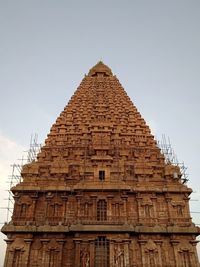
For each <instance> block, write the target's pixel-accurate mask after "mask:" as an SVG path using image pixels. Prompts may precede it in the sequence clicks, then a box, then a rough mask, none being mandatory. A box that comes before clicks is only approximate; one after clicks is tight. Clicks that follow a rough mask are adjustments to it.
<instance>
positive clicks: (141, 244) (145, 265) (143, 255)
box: [138, 240, 147, 267]
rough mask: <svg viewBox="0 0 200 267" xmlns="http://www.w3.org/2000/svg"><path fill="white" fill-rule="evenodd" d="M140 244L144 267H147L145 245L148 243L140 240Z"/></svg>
mask: <svg viewBox="0 0 200 267" xmlns="http://www.w3.org/2000/svg"><path fill="white" fill-rule="evenodd" d="M138 242H139V244H140V249H141V255H142V267H147V262H146V256H145V248H144V246H145V244H146V242H147V241H145V240H138Z"/></svg>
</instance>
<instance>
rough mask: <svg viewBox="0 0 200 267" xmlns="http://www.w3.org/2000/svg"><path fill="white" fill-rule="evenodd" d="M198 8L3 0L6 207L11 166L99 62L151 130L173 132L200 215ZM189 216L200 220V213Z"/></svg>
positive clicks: (1, 182)
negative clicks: (186, 168)
mask: <svg viewBox="0 0 200 267" xmlns="http://www.w3.org/2000/svg"><path fill="white" fill-rule="evenodd" d="M199 14H200V1H199V0H196V1H195V0H187V1H186V0H166V1H164V0H157V1H156V0H151V1H149V0H137V1H136V0H129V1H128V0H124V1H119V0H109V1H108V0H107V1H105V0H101V1H95V0H91V1H89V0H84V1H76V0H73V1H68V0H65V1H64V0H62V1H61V0H57V1H55V0H54V1H52V0H48V1H47V0H46V1H45V0H43V1H41V0H40V1H38V0H34V1H33V0H32V1H31V0H29V1H27V0H24V1H22V0H18V1H14V0H13V1H12V0H7V1H3V0H0V93H1V98H0V190H1V191H0V201H1V202H0V203H1V206H5V205H6V203H5V202H4V200H3V199H4V198H5V193H4V190H5V188H6V186H7V184H6V181H7V176H8V174H9V173H10V172H11V169H10V167H9V165H10V164H12V163H13V162H16V161H17V159H19V158H20V157H21V154H22V152H23V150H26V149H27V148H28V146H29V141H30V136H31V134H32V133H37V134H38V135H39V140H40V142H44V139H45V138H46V135H47V134H48V132H49V129H50V126H51V125H52V123H53V122H54V121H55V120H56V118H57V116H58V115H59V114H60V112H61V111H62V110H63V108H64V106H65V105H66V104H67V102H68V100H69V98H70V97H71V96H72V94H73V92H74V91H75V89H76V88H77V86H78V85H79V84H80V82H81V79H82V78H83V77H84V74H85V73H87V72H88V70H89V69H90V68H91V67H92V66H93V65H95V64H96V63H97V61H99V60H100V59H101V60H103V61H104V63H105V64H107V65H108V66H109V67H111V69H112V71H113V73H115V74H116V75H117V77H118V78H119V80H120V82H121V83H122V85H123V87H124V88H125V90H126V91H127V93H128V95H129V96H130V97H131V99H132V100H133V102H134V104H135V105H136V106H137V108H138V110H139V111H140V112H141V114H142V116H143V117H144V119H145V120H146V121H147V123H148V124H149V125H150V127H151V128H152V131H153V133H154V134H155V135H156V136H157V137H158V138H160V137H161V135H162V134H165V135H166V136H169V137H170V139H171V143H172V145H173V148H174V150H175V152H176V154H177V156H178V159H179V160H180V161H184V162H185V165H186V166H187V167H188V173H189V179H190V182H189V186H191V187H192V188H193V189H194V191H195V192H196V193H194V194H192V196H191V199H192V201H191V210H192V211H195V212H200V183H199V173H200V164H199V153H200V139H199V136H200V125H199V116H200V105H199V100H200V88H199V87H200V75H199V74H200V73H199V72H200V53H199V48H200V15H199ZM194 200H199V201H194ZM192 216H193V217H194V221H195V222H196V223H198V224H200V214H197V213H193V214H192ZM4 220H5V215H4V212H1V215H0V221H1V222H3V221H4ZM0 238H1V240H2V239H3V235H1V236H0ZM0 246H1V247H3V242H1V243H0ZM2 249H3V248H2ZM1 264H2V263H1V260H0V266H1Z"/></svg>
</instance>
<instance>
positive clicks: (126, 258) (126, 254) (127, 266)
mask: <svg viewBox="0 0 200 267" xmlns="http://www.w3.org/2000/svg"><path fill="white" fill-rule="evenodd" d="M123 243H124V265H125V267H130V255H129V243H130V240H129V239H128V240H124V242H123Z"/></svg>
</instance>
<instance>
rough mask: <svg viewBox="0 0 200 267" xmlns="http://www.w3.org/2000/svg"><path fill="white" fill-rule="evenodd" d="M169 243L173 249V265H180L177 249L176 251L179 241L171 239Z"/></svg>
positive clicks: (178, 266) (179, 266)
mask: <svg viewBox="0 0 200 267" xmlns="http://www.w3.org/2000/svg"><path fill="white" fill-rule="evenodd" d="M171 244H172V246H173V251H174V262H175V266H174V267H181V265H180V264H181V263H180V262H179V257H178V251H177V246H178V244H179V241H177V240H171Z"/></svg>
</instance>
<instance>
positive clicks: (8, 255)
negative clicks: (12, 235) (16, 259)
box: [4, 239, 14, 267]
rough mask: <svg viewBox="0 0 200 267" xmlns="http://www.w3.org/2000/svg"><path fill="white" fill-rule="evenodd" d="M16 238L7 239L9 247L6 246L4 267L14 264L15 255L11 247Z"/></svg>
mask: <svg viewBox="0 0 200 267" xmlns="http://www.w3.org/2000/svg"><path fill="white" fill-rule="evenodd" d="M13 240H14V239H6V240H5V241H6V244H7V248H6V255H5V260H4V267H7V266H12V257H13V255H12V254H11V252H10V247H11V244H12V242H13Z"/></svg>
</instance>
